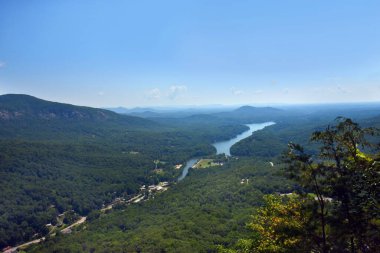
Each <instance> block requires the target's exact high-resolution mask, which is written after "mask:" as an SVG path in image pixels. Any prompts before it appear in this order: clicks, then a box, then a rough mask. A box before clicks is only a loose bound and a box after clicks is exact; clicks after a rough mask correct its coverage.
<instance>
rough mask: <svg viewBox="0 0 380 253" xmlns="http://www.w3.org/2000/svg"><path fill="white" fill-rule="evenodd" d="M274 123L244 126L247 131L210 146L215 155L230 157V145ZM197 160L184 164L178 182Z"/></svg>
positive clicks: (193, 159)
mask: <svg viewBox="0 0 380 253" xmlns="http://www.w3.org/2000/svg"><path fill="white" fill-rule="evenodd" d="M274 124H275V123H274V122H265V123H255V124H246V126H248V127H249V130H247V131H245V132H243V133H241V134H238V135H237V136H235V137H234V138H232V139H229V140H227V141H220V142H215V143H213V144H212V145H213V146H214V147H215V148H216V154H217V155H219V154H226V155H227V156H230V155H231V153H230V148H231V147H232V145H234V144H235V143H237V142H239V141H241V140H243V139H245V138H247V137H249V136H251V135H252V133H253V132H255V131H258V130H261V129H264V128H265V127H267V126H271V125H274ZM198 160H199V159H198V158H192V159H190V160H188V161H187V162H186V165H185V167H184V168H183V170H182V174H181V176H180V177H179V178H178V181H181V180H182V179H184V178H185V177H186V176H187V173H189V169H190V168H191V167H193V166H194V164H196V163H197V161H198Z"/></svg>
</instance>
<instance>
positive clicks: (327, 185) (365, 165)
mask: <svg viewBox="0 0 380 253" xmlns="http://www.w3.org/2000/svg"><path fill="white" fill-rule="evenodd" d="M375 133H376V129H373V128H361V127H360V126H359V125H358V124H357V123H355V122H353V121H352V120H351V119H346V118H338V119H337V125H336V126H328V127H327V128H326V129H325V131H318V132H314V133H313V135H312V138H311V140H312V141H313V142H317V143H320V144H321V147H320V150H319V153H318V154H317V155H314V156H313V155H311V154H307V153H306V152H305V151H304V149H303V147H302V146H300V145H298V144H293V143H290V144H289V150H288V152H287V154H286V157H285V162H286V163H287V167H286V173H287V175H288V176H289V177H290V178H293V179H295V180H296V181H297V182H298V183H299V184H300V185H301V186H302V187H303V189H304V190H305V191H306V192H312V193H314V194H315V195H316V199H317V202H318V205H319V212H318V216H319V221H320V222H319V223H320V228H321V235H320V237H319V238H320V240H316V242H317V243H321V251H322V252H329V251H332V252H338V251H339V252H342V251H343V252H345V251H350V252H352V253H353V252H375V251H376V250H377V247H378V246H379V242H380V239H379V236H378V235H379V219H380V212H379V199H380V198H379V191H378V185H379V183H380V163H379V161H380V160H379V157H376V156H374V155H369V154H365V153H363V152H362V151H361V150H366V151H369V150H370V149H371V148H373V147H375V146H374V145H373V144H371V143H369V142H368V141H367V137H368V136H372V135H374V134H375ZM377 151H378V150H377ZM327 202H328V203H329V208H327V207H326V204H327ZM327 230H328V231H329V234H327V232H328V231H327Z"/></svg>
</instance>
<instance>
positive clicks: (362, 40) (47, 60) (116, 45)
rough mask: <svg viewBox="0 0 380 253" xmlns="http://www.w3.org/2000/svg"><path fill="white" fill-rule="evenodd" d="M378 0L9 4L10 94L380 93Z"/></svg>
mask: <svg viewBox="0 0 380 253" xmlns="http://www.w3.org/2000/svg"><path fill="white" fill-rule="evenodd" d="M379 10H380V1H378V0H375V1H366V0H363V1H358V0H355V1H353V0H334V1H331V0H327V1H324V0H318V1H315V0H265V1H264V0H262V1H254V0H251V1H247V0H244V1H243V0H241V1H240V0H231V1H224V0H215V1H207V0H201V1H196V0H192V1H185V0H183V1H178V0H177V1H164V0H163V1H146V0H139V1H126V0H120V1H117V0H107V1H105V0H104V1H96V0H91V1H85V0H82V1H79V0H73V1H71V0H55V1H50V0H45V1H39V0H34V1H30V0H24V1H22V0H12V1H6V0H0V94H5V93H24V94H30V95H34V96H37V97H40V98H44V99H48V100H54V101H59V102H68V103H73V104H79V105H89V106H97V107H105V106H126V107H133V106H152V105H158V106H167V105H207V104H263V105H264V104H273V103H326V102H327V103H335V102H363V101H366V102H369V101H380V15H379Z"/></svg>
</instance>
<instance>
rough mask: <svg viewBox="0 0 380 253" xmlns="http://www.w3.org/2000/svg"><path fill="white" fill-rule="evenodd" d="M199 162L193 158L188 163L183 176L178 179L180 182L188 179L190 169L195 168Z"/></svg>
mask: <svg viewBox="0 0 380 253" xmlns="http://www.w3.org/2000/svg"><path fill="white" fill-rule="evenodd" d="M197 161H198V159H197V158H192V159H190V160H188V161H187V162H186V165H185V167H184V168H183V170H182V174H181V176H180V177H179V178H178V181H181V180H182V179H184V178H185V177H186V175H187V173H189V169H190V168H191V167H193V166H194V164H196V163H197Z"/></svg>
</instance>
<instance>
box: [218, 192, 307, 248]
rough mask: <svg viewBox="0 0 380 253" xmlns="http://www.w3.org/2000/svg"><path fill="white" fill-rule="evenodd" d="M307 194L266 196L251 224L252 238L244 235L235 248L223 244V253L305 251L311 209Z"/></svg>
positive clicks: (249, 225)
mask: <svg viewBox="0 0 380 253" xmlns="http://www.w3.org/2000/svg"><path fill="white" fill-rule="evenodd" d="M306 201H307V198H304V197H302V196H300V195H298V194H294V193H291V194H288V195H278V194H268V195H265V196H264V205H263V206H262V207H260V208H257V209H256V212H255V213H254V215H252V217H251V221H250V222H249V223H248V224H247V226H248V228H249V229H250V230H252V231H253V233H252V236H251V238H249V239H240V240H239V241H238V242H237V244H236V245H235V247H234V248H235V249H224V248H223V247H219V252H221V253H248V252H265V253H272V252H273V253H277V252H292V253H294V252H305V251H307V249H308V248H310V240H309V239H308V233H307V231H306V230H305V229H306V227H307V226H306V224H307V223H308V220H309V219H310V213H309V212H308V211H307V210H306V209H305V208H304V206H307V204H306V203H305V202H306Z"/></svg>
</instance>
